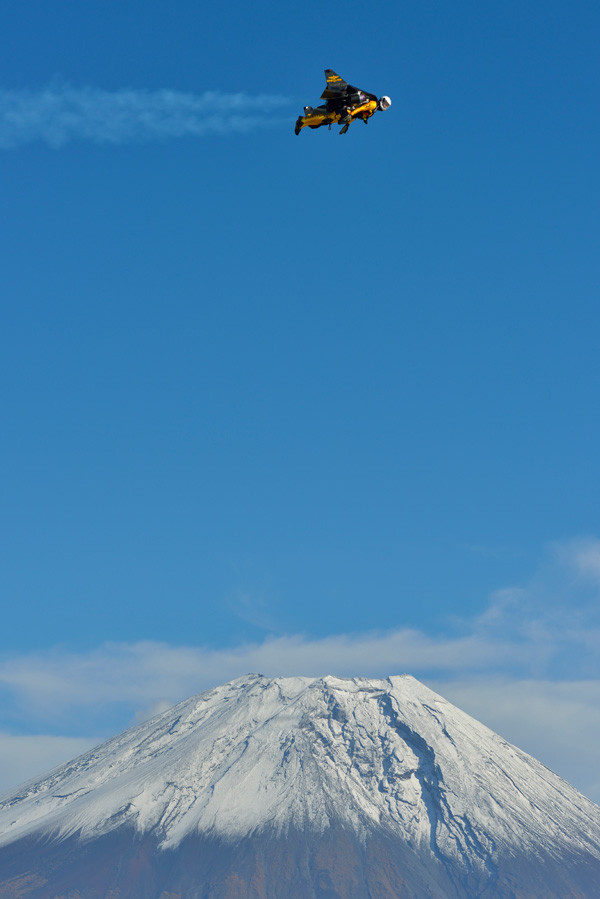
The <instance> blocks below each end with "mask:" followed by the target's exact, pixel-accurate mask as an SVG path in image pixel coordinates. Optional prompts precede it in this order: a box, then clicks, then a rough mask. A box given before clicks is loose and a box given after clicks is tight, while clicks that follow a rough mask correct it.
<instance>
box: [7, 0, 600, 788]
mask: <svg viewBox="0 0 600 899" xmlns="http://www.w3.org/2000/svg"><path fill="white" fill-rule="evenodd" d="M599 25H600V9H599V8H598V6H597V4H592V3H586V2H575V3H572V4H569V5H568V6H567V5H566V4H564V3H556V2H544V3H542V2H530V3H527V4H522V3H516V2H505V3H502V4H499V3H488V4H482V3H480V2H478V3H476V2H456V3H453V4H449V3H442V2H430V3H428V4H423V3H418V4H417V3H401V4H385V3H373V4H371V5H370V6H369V7H368V8H367V7H365V6H364V4H360V5H359V4H358V3H354V2H350V3H348V4H345V5H344V7H343V10H341V9H340V8H339V7H338V8H335V9H334V8H332V9H331V11H329V12H328V11H324V9H323V5H322V4H316V3H314V2H311V0H309V2H306V3H303V4H301V5H296V6H292V7H288V6H285V5H284V6H282V7H281V8H278V9H277V8H273V7H272V5H271V4H263V3H260V2H258V3H255V4H252V5H251V6H248V5H247V4H242V3H238V2H237V0H235V2H232V3H231V4H230V5H229V6H227V7H224V6H223V4H222V3H216V2H212V0H209V2H203V3H202V4H199V3H194V2H190V0H181V2H178V3H177V4H176V5H175V6H173V5H172V4H167V3H163V2H144V3H140V2H126V3H122V2H120V3H118V4H117V3H116V2H112V0H103V2H102V3H100V2H97V0H89V2H87V3H86V4H84V5H81V4H73V3H71V2H67V0H57V2H54V3H53V4H51V5H40V4H38V3H33V2H30V0H22V2H21V3H19V4H17V5H13V8H12V9H11V10H10V11H8V12H7V14H6V16H5V22H4V24H3V31H2V35H1V36H0V48H1V52H0V159H1V165H0V190H1V195H2V208H3V214H2V218H1V219H0V227H1V228H2V240H1V242H0V270H1V271H2V312H1V315H2V320H1V329H0V340H1V342H2V352H1V353H0V369H1V380H0V384H1V386H0V397H1V403H2V406H1V409H2V422H3V428H2V440H1V443H0V464H1V471H2V494H1V495H2V504H1V521H0V524H1V529H2V541H1V545H0V554H1V555H0V591H1V595H2V599H3V603H2V604H3V623H4V627H3V628H2V631H1V632H0V684H1V687H0V689H1V692H0V700H1V702H0V754H2V753H4V760H5V766H4V770H5V772H8V773H5V782H4V783H3V784H0V787H1V786H5V787H6V788H8V787H10V786H12V785H13V783H16V782H17V781H18V780H19V779H21V778H22V777H24V776H29V774H34V773H36V772H37V771H38V770H40V771H41V770H42V769H43V768H45V767H48V766H49V765H50V764H53V763H54V761H57V760H58V759H59V756H60V758H63V757H65V758H66V757H68V755H69V754H74V753H75V752H76V751H79V749H80V748H81V746H83V745H84V743H86V741H93V740H96V739H101V738H104V737H105V736H108V735H109V734H111V733H113V732H115V731H116V730H120V729H122V728H124V727H125V726H127V725H128V724H130V723H131V722H132V721H135V720H138V719H139V717H140V716H142V717H143V716H144V715H145V714H149V713H150V712H151V711H152V710H153V709H154V708H159V707H160V706H161V704H164V703H166V702H172V701H175V700H177V699H180V698H182V697H183V696H185V695H188V694H189V693H193V692H197V691H199V690H201V689H203V688H205V687H207V686H210V685H212V684H213V683H214V682H218V681H219V680H226V679H227V678H228V677H229V676H236V675H237V674H239V673H243V671H245V670H254V669H255V668H256V667H258V666H261V668H260V670H264V673H267V674H280V673H283V674H287V673H303V674H324V673H329V672H330V671H331V672H332V673H344V674H363V673H364V674H373V675H378V674H391V673H397V672H402V671H409V672H410V673H412V674H414V675H415V676H417V677H421V678H422V679H423V680H426V681H427V682H428V683H430V684H431V685H433V686H435V687H436V688H437V689H439V690H440V692H442V693H444V694H445V695H446V696H447V697H448V698H449V699H452V700H453V701H456V702H457V703H458V704H462V706H463V707H464V708H466V710H467V711H471V712H472V713H473V714H475V715H476V716H477V717H479V718H481V719H482V720H484V721H485V722H486V723H488V724H490V726H492V727H495V728H496V729H498V730H501V732H502V733H503V734H504V735H505V736H507V737H508V738H509V739H512V740H513V741H514V742H517V743H519V745H521V746H522V747H523V748H525V749H528V750H529V751H531V752H533V753H534V754H536V755H537V756H538V757H539V758H540V759H541V760H542V761H544V762H546V763H547V764H550V765H551V767H554V768H555V770H557V771H558V773H560V774H563V775H564V776H565V777H568V779H570V780H571V781H572V782H573V783H575V785H576V786H579V787H580V788H581V789H584V790H585V791H586V792H587V793H588V794H589V795H591V796H592V798H595V799H596V801H598V799H600V784H598V782H597V774H596V773H595V764H593V760H592V758H591V747H592V745H593V743H594V741H595V740H597V738H598V736H599V735H600V718H599V713H598V698H599V697H600V670H599V666H598V649H599V648H600V636H599V635H600V630H599V626H598V618H597V608H598V593H599V590H600V521H599V517H600V513H599V505H598V489H597V485H598V483H599V482H600V478H599V475H600V454H599V453H598V451H597V447H598V445H599V440H600V425H599V417H598V415H597V412H596V405H597V401H596V398H597V396H598V391H599V387H600V383H599V382H600V374H599V366H598V333H599V325H600V314H599V311H598V292H599V291H598V288H599V272H600V267H599V264H598V250H597V248H598V238H599V227H598V221H599V216H598V213H599V212H600V208H599V205H600V204H599V197H600V191H599V178H598V164H597V160H598V151H599V149H600V147H599V144H600V140H599V138H600V127H599V124H598V123H599V117H598V96H599V87H600V84H599V81H600V77H599V75H598V68H597V34H598V27H599ZM325 67H332V68H334V69H335V70H336V71H338V72H339V73H340V74H342V76H343V77H345V78H347V79H349V80H350V81H351V82H352V83H355V84H358V85H359V86H360V87H364V88H365V89H366V90H369V91H373V92H375V93H378V94H383V93H385V94H388V95H389V96H391V98H392V101H393V105H392V108H391V109H390V110H389V112H387V113H386V114H385V115H377V116H375V118H374V119H373V120H372V121H371V122H370V123H369V126H368V128H364V127H362V126H359V125H356V126H354V127H353V128H352V129H351V130H350V132H349V134H348V135H347V136H346V137H339V136H338V134H337V133H336V130H335V129H334V130H332V131H331V132H328V131H327V130H325V129H321V130H320V131H318V132H314V133H313V132H307V131H303V132H302V133H301V134H300V135H299V136H298V137H295V136H294V133H293V125H294V121H295V118H296V116H297V115H298V113H299V111H300V110H301V107H302V106H303V105H304V104H314V103H315V102H316V100H317V99H318V97H319V95H320V93H321V91H322V88H323V81H324V76H323V69H324V68H325ZM240 94H243V95H244V98H242V99H240ZM334 669H335V670H334ZM156 672H159V673H160V677H159V676H157V675H156ZM75 687H77V690H76V689H75ZM491 697H494V700H493V701H491ZM523 697H528V700H527V703H525V702H524V699H523ZM559 732H560V733H559ZM565 734H570V735H571V739H570V740H569V738H568V737H565ZM86 745H87V744H86ZM544 753H546V755H544ZM11 778H12V780H11Z"/></svg>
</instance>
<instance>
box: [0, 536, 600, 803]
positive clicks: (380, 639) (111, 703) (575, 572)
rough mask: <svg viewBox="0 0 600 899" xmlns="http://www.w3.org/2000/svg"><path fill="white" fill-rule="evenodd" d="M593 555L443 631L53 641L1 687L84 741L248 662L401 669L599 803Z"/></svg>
mask: <svg viewBox="0 0 600 899" xmlns="http://www.w3.org/2000/svg"><path fill="white" fill-rule="evenodd" d="M599 556H600V541H595V540H586V541H575V542H570V543H563V544H557V545H555V546H553V547H550V549H549V551H548V554H547V556H546V558H545V559H544V561H543V563H542V564H541V565H540V566H539V570H538V571H537V572H536V573H535V575H534V576H533V577H532V578H531V579H530V582H529V583H527V584H525V585H517V586H514V587H509V588H505V589H502V590H499V591H497V592H495V593H494V594H493V595H492V596H491V598H490V600H489V603H488V605H487V608H486V609H485V610H484V611H483V612H482V613H481V614H480V615H478V616H477V617H475V618H474V619H472V620H469V621H462V622H458V623H457V622H455V623H454V626H453V627H454V629H453V631H452V632H450V633H437V634H436V633H434V632H426V631H425V630H424V629H421V630H417V629H409V628H403V629H398V630H393V631H381V632H372V633H362V634H335V635H331V636H326V637H321V638H311V637H309V636H306V635H292V636H280V637H267V638H266V639H264V640H262V641H258V642H253V643H245V644H243V645H239V646H235V647H231V646H230V647H225V648H215V647H208V646H205V647H202V646H173V645H169V644H166V643H158V642H139V643H110V644H104V645H102V646H99V647H97V648H95V649H93V650H91V651H89V652H73V651H68V650H66V649H64V648H60V647H59V648H55V649H52V650H47V651H44V652H34V653H29V654H26V655H13V656H11V657H4V658H0V691H2V693H3V694H4V697H5V698H6V699H7V700H8V702H7V706H8V705H11V704H12V708H13V722H15V723H17V724H18V721H19V719H20V720H21V721H22V722H26V723H27V727H28V729H29V731H30V732H31V730H32V729H33V727H34V726H35V727H37V729H38V730H39V731H44V730H45V731H46V732H52V731H54V732H55V733H60V728H63V732H65V731H66V730H67V728H68V732H69V733H71V734H72V735H75V736H80V735H86V733H85V731H84V730H83V729H82V727H83V725H82V724H81V721H85V722H86V723H85V727H86V728H88V730H87V733H101V732H103V731H104V732H106V729H107V725H106V721H107V720H108V719H109V716H110V721H111V725H110V727H111V729H114V730H118V729H120V728H122V727H125V726H126V725H127V724H133V723H135V722H137V721H139V720H142V719H144V718H146V717H149V716H150V715H152V714H155V713H156V712H158V711H160V710H162V709H164V708H165V707H167V706H168V705H169V704H172V703H174V702H176V701H178V700H180V699H183V698H185V697H187V696H190V695H192V694H194V693H198V692H200V691H202V690H204V689H207V688H209V687H211V686H214V685H216V684H219V683H223V682H225V681H227V680H230V679H231V678H234V677H237V676H240V675H242V674H245V673H247V672H250V671H254V672H261V673H263V674H266V675H270V676H278V675H294V674H305V675H314V676H320V675H323V674H337V675H341V676H356V675H365V676H386V675H389V674H396V673H403V672H408V673H410V674H413V675H415V676H417V677H420V678H421V679H423V680H425V681H426V682H427V683H429V684H430V685H431V686H433V687H434V689H437V690H439V692H440V693H442V694H443V695H445V696H447V698H448V699H450V700H451V701H454V702H456V703H457V704H458V705H459V706H461V707H462V708H464V709H465V711H467V712H469V713H470V714H472V715H474V716H475V717H476V718H479V719H480V720H483V721H484V722H485V723H486V724H488V725H489V726H490V727H492V728H493V729H495V730H497V731H498V732H499V733H502V734H503V735H504V736H505V737H506V738H507V739H509V740H511V741H512V742H515V743H517V745H520V746H521V747H522V748H523V749H525V750H526V751H528V752H531V753H532V754H533V755H535V756H536V757H538V758H540V759H541V761H543V762H544V763H545V764H547V765H549V766H550V767H552V768H554V770H556V771H557V772H558V773H559V774H561V775H562V776H563V777H566V778H567V779H569V780H571V782H573V783H574V784H575V785H576V786H578V787H579V788H580V789H582V790H583V791H584V792H586V793H587V794H588V795H589V796H590V797H591V798H594V799H596V801H598V800H600V783H599V782H598V776H597V763H596V759H595V747H596V746H597V745H598V740H599V739H600V627H598V622H597V618H598V613H597V609H598V598H599V597H598V594H599V592H600V578H599V577H597V570H596V559H597V558H598V557H599ZM574 608H575V609H576V610H577V611H574ZM90 709H92V710H94V716H92V717H90ZM116 709H118V714H116V715H115V710H116ZM75 723H76V724H75ZM4 726H5V728H6V725H4ZM78 727H79V729H77V728H78ZM40 739H42V738H40ZM32 745H33V744H32ZM39 745H42V744H39ZM2 752H3V747H2V742H1V740H0V756H1V754H2ZM40 767H48V765H41V766H40ZM30 773H31V774H33V773H35V772H34V771H33V770H31V771H30Z"/></svg>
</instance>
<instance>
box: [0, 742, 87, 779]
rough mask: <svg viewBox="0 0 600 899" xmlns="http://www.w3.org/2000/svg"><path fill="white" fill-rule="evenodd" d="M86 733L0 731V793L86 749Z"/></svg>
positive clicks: (66, 760)
mask: <svg viewBox="0 0 600 899" xmlns="http://www.w3.org/2000/svg"><path fill="white" fill-rule="evenodd" d="M99 742H100V741H99V740H97V739H93V738H90V739H88V738H87V737H53V736H45V735H41V736H15V735H13V734H5V733H0V760H1V764H0V793H3V792H4V791H5V790H10V789H13V788H14V787H16V786H17V785H18V784H20V783H23V782H24V781H26V780H29V779H30V778H32V777H36V776H37V775H39V774H40V773H42V772H44V771H49V770H50V769H51V768H54V767H56V766H57V765H62V764H64V763H65V762H68V761H69V760H70V759H73V758H75V757H76V756H78V755H81V754H82V753H83V752H87V750H88V749H91V748H92V747H93V746H95V745H96V744H97V743H99Z"/></svg>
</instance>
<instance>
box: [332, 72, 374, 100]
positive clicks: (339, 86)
mask: <svg viewBox="0 0 600 899" xmlns="http://www.w3.org/2000/svg"><path fill="white" fill-rule="evenodd" d="M325 79H326V81H327V85H326V87H325V90H324V91H323V93H322V94H321V100H346V99H348V98H350V97H353V98H358V95H359V94H364V95H365V97H367V98H368V99H369V100H377V97H376V96H375V94H369V93H367V91H361V90H360V89H359V88H358V87H354V86H353V85H352V84H348V82H347V81H344V79H343V78H341V77H340V76H339V75H337V74H336V73H335V72H334V71H333V69H325Z"/></svg>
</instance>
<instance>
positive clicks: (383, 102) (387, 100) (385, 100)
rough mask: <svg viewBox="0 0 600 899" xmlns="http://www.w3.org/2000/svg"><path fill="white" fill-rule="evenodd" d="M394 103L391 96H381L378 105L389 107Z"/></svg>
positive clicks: (381, 107)
mask: <svg viewBox="0 0 600 899" xmlns="http://www.w3.org/2000/svg"><path fill="white" fill-rule="evenodd" d="M391 105H392V101H391V100H390V98H389V97H381V99H380V100H379V103H378V106H379V108H380V109H388V108H389V107H390V106H391Z"/></svg>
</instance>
